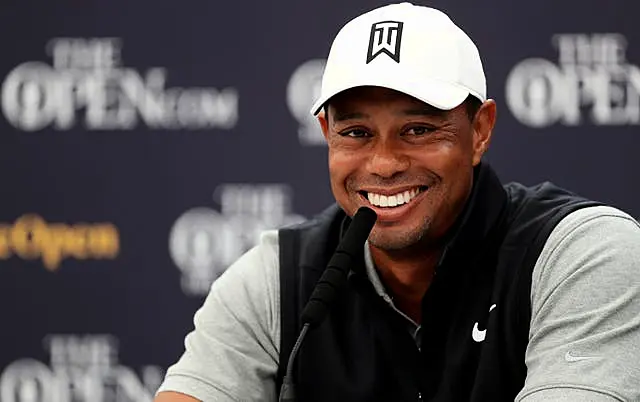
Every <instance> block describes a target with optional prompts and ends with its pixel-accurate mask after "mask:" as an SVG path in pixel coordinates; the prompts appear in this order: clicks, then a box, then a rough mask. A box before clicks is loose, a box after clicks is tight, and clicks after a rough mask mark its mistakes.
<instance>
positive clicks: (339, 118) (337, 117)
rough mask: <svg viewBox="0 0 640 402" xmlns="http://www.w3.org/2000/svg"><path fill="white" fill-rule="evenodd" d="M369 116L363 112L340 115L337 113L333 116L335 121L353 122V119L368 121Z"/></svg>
mask: <svg viewBox="0 0 640 402" xmlns="http://www.w3.org/2000/svg"><path fill="white" fill-rule="evenodd" d="M368 118H369V115H368V114H366V113H361V112H346V113H339V112H335V113H334V114H333V120H334V121H345V120H353V119H368Z"/></svg>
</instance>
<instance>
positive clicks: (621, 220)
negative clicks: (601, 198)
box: [531, 205, 640, 301]
mask: <svg viewBox="0 0 640 402" xmlns="http://www.w3.org/2000/svg"><path fill="white" fill-rule="evenodd" d="M639 260H640V224H639V223H638V221H637V220H636V219H634V218H633V217H632V216H631V215H629V214H628V213H626V212H624V211H622V210H620V209H618V208H615V207H611V206H604V205H601V206H592V207H586V208H581V209H578V210H575V211H573V212H571V213H569V214H568V215H566V216H565V217H564V218H562V219H561V220H560V221H559V222H558V224H557V225H556V226H555V228H554V229H553V231H552V232H551V234H550V235H549V237H548V238H547V240H546V242H545V244H544V247H543V248H542V251H541V253H540V255H539V257H538V260H537V262H536V266H535V268H534V272H533V283H532V295H531V296H532V301H535V299H538V301H540V297H536V296H540V295H541V293H544V291H545V290H550V289H552V288H553V287H554V284H557V283H559V282H562V281H563V280H566V279H568V278H570V277H573V278H578V277H579V276H580V275H576V273H580V272H582V271H583V270H585V269H586V268H587V267H590V268H592V269H596V270H607V271H608V275H604V279H605V280H608V282H611V281H612V280H614V278H613V275H615V274H617V275H618V276H619V277H620V276H622V277H624V276H626V275H627V274H631V271H633V270H634V266H635V264H636V262H637V261H639ZM633 275H635V272H633ZM585 285H588V284H586V283H585ZM601 285H602V283H601Z"/></svg>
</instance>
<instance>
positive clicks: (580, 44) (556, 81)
mask: <svg viewBox="0 0 640 402" xmlns="http://www.w3.org/2000/svg"><path fill="white" fill-rule="evenodd" d="M552 43H553V45H554V46H555V47H556V49H557V51H558V60H557V62H552V61H550V60H546V59H541V58H532V59H527V60H523V61H522V62H520V63H519V64H518V65H516V66H515V67H514V68H513V70H512V71H511V73H510V74H509V76H508V78H507V82H506V100H507V104H508V106H509V108H510V109H511V112H512V113H513V115H514V116H515V117H516V119H518V120H519V121H520V122H522V123H523V124H526V125H528V126H531V127H546V126H549V125H552V124H555V123H559V124H562V125H566V126H577V125H580V124H587V122H590V123H591V124H594V125H632V124H638V123H640V69H639V68H638V66H636V65H633V64H630V63H629V62H628V61H627V60H626V51H627V40H626V39H625V37H624V36H622V35H620V34H615V33H609V34H558V35H555V36H554V37H553V40H552Z"/></svg>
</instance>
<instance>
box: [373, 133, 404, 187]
mask: <svg viewBox="0 0 640 402" xmlns="http://www.w3.org/2000/svg"><path fill="white" fill-rule="evenodd" d="M409 165H410V161H409V157H408V156H407V155H405V154H404V153H403V152H402V149H401V147H400V146H399V145H398V144H394V142H393V141H390V140H379V141H377V142H376V143H375V144H374V145H373V148H372V150H371V156H370V157H369V158H368V160H367V164H366V169H367V171H368V172H369V173H370V174H374V175H377V176H380V177H384V178H391V177H393V176H394V175H396V174H398V173H402V172H404V171H406V170H407V169H409Z"/></svg>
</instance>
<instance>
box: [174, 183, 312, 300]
mask: <svg viewBox="0 0 640 402" xmlns="http://www.w3.org/2000/svg"><path fill="white" fill-rule="evenodd" d="M214 198H215V199H216V201H217V202H219V204H220V211H216V210H214V209H212V208H206V207H200V208H193V209H190V210H188V211H187V212H185V213H184V214H182V216H180V217H179V218H178V220H177V221H176V223H175V224H174V226H173V228H172V230H171V234H170V237H169V249H170V253H171V257H172V259H173V261H174V263H175V264H176V265H177V266H178V268H180V270H181V271H182V273H183V276H182V288H183V291H184V292H185V293H186V294H189V295H195V296H199V295H206V294H207V292H208V291H209V288H210V287H211V284H212V283H213V282H214V281H215V280H216V279H217V278H218V277H219V276H220V275H221V274H222V273H223V272H224V271H225V270H226V269H227V268H228V267H229V265H231V264H232V263H233V262H234V261H235V260H237V259H238V258H239V257H240V256H241V255H242V254H243V253H245V252H246V251H248V250H249V249H250V248H251V247H253V246H255V245H256V244H257V243H258V241H259V237H260V233H261V232H262V231H264V230H267V229H275V228H278V227H281V226H284V225H288V224H292V223H295V222H301V221H303V220H304V218H303V217H302V216H300V215H297V214H295V213H292V212H291V211H292V208H291V200H292V197H291V191H290V189H289V187H287V186H285V185H280V184H265V185H258V184H225V185H222V186H220V187H218V188H217V189H216V190H215V192H214Z"/></svg>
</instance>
